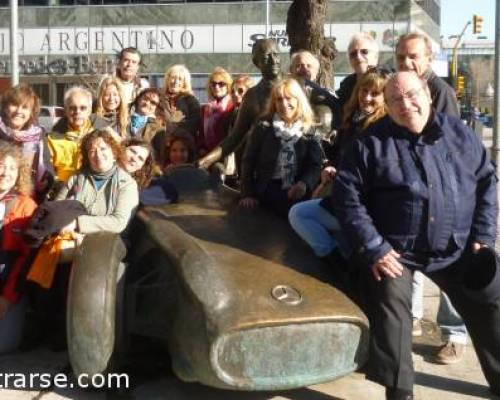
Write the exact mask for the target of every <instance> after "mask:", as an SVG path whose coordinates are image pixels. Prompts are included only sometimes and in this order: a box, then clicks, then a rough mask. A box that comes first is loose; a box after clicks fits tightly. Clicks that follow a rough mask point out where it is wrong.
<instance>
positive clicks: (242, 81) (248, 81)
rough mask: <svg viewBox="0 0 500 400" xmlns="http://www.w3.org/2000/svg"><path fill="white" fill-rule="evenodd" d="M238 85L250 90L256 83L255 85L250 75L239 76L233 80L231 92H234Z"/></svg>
mask: <svg viewBox="0 0 500 400" xmlns="http://www.w3.org/2000/svg"><path fill="white" fill-rule="evenodd" d="M236 85H241V86H245V88H246V89H247V90H248V89H250V88H251V87H252V86H253V85H254V83H253V79H252V78H251V77H250V75H238V76H237V77H236V78H234V80H233V84H232V85H231V90H233V88H234V87H235V86H236Z"/></svg>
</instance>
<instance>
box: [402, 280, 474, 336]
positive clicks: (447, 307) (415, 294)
mask: <svg viewBox="0 0 500 400" xmlns="http://www.w3.org/2000/svg"><path fill="white" fill-rule="evenodd" d="M411 301H412V306H411V313H412V317H413V318H417V319H422V317H423V316H424V275H423V274H422V273H421V272H419V271H415V272H414V273H413V280H412V296H411ZM437 324H438V325H439V328H440V329H441V335H442V337H443V340H444V341H445V342H447V341H450V342H454V343H460V344H467V328H466V327H465V324H464V321H463V320H462V317H461V316H460V315H459V314H458V313H457V311H456V310H455V308H454V307H453V305H452V304H451V301H450V299H449V298H448V296H447V295H446V294H445V293H443V292H440V297H439V309H438V314H437Z"/></svg>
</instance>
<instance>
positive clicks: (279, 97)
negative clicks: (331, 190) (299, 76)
mask: <svg viewBox="0 0 500 400" xmlns="http://www.w3.org/2000/svg"><path fill="white" fill-rule="evenodd" d="M312 124H313V112H312V110H311V107H310V105H309V102H308V100H307V98H306V96H305V94H304V91H303V90H302V88H301V87H300V85H299V83H298V82H297V81H296V80H294V79H291V78H290V79H285V80H283V81H282V82H280V83H279V84H277V85H276V86H275V87H274V88H273V90H272V92H271V101H270V106H269V110H268V112H267V115H266V117H264V118H263V119H262V120H261V121H259V122H258V123H257V124H256V125H255V126H254V128H253V129H252V132H251V134H250V138H249V141H248V143H247V146H246V148H245V153H244V155H243V162H242V179H241V184H242V187H241V192H242V199H241V200H240V205H241V206H243V207H247V208H253V207H255V206H257V205H258V204H259V203H262V204H264V205H265V206H267V207H269V208H271V209H273V210H274V211H275V212H277V213H278V214H281V215H286V213H287V212H288V209H289V208H290V207H291V206H292V205H293V204H294V203H296V202H298V201H301V200H305V199H307V198H308V196H309V195H310V193H311V190H312V189H313V188H314V187H315V185H316V184H317V182H318V180H319V175H320V170H321V148H320V144H319V140H318V139H317V138H316V137H314V135H313V134H312V130H311V127H312Z"/></svg>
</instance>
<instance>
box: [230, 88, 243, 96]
mask: <svg viewBox="0 0 500 400" xmlns="http://www.w3.org/2000/svg"><path fill="white" fill-rule="evenodd" d="M233 93H234V94H239V95H243V94H245V89H243V88H237V89H233Z"/></svg>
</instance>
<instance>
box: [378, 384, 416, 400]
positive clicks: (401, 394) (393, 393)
mask: <svg viewBox="0 0 500 400" xmlns="http://www.w3.org/2000/svg"><path fill="white" fill-rule="evenodd" d="M385 398H386V400H413V393H412V392H411V391H409V390H404V389H398V388H389V387H386V388H385Z"/></svg>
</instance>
